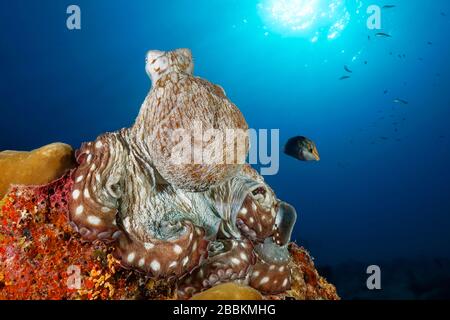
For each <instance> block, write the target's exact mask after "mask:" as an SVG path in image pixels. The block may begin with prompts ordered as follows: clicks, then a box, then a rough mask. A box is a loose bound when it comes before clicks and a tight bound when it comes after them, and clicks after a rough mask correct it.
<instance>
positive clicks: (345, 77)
mask: <svg viewBox="0 0 450 320" xmlns="http://www.w3.org/2000/svg"><path fill="white" fill-rule="evenodd" d="M346 79H350V76H342V77H340V78H339V80H346Z"/></svg>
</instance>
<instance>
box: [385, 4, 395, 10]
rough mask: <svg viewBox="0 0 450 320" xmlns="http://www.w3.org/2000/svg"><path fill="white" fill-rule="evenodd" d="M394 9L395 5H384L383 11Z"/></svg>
mask: <svg viewBox="0 0 450 320" xmlns="http://www.w3.org/2000/svg"><path fill="white" fill-rule="evenodd" d="M395 7H396V5H393V4H387V5H384V6H383V9H392V8H395Z"/></svg>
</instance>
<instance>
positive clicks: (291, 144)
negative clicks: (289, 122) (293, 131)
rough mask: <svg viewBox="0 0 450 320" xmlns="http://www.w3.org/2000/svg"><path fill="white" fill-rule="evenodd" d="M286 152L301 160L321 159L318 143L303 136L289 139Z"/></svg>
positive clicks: (285, 147)
mask: <svg viewBox="0 0 450 320" xmlns="http://www.w3.org/2000/svg"><path fill="white" fill-rule="evenodd" d="M284 153H285V154H287V155H288V156H291V157H293V158H295V159H297V160H301V161H319V160H320V156H319V152H318V151H317V147H316V144H315V143H314V142H313V141H311V140H310V139H308V138H306V137H302V136H298V137H293V138H291V139H289V140H288V141H287V142H286V144H285V146H284Z"/></svg>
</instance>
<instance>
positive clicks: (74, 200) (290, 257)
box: [0, 49, 335, 299]
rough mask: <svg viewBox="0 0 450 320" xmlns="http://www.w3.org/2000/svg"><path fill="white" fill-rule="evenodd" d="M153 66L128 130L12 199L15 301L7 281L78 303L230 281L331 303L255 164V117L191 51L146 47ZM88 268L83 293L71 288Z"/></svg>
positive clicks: (180, 293) (6, 210)
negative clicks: (200, 70) (198, 70)
mask: <svg viewBox="0 0 450 320" xmlns="http://www.w3.org/2000/svg"><path fill="white" fill-rule="evenodd" d="M146 71H147V73H148V74H149V76H150V78H151V80H152V87H151V90H150V92H149V94H148V96H147V98H146V99H145V101H144V103H143V105H142V107H141V110H140V113H139V115H138V117H137V120H136V122H135V124H134V125H133V126H132V127H130V128H125V129H122V130H119V131H116V132H112V133H105V134H102V135H101V136H99V137H98V138H97V139H96V140H95V141H91V142H86V143H83V144H82V146H81V148H80V149H78V150H77V151H76V153H75V158H76V166H75V168H74V169H72V170H70V171H69V172H67V173H66V174H65V175H64V176H63V177H61V178H60V179H58V180H55V181H53V182H50V183H48V184H44V185H41V186H34V187H33V186H30V187H19V186H17V187H15V188H14V189H13V190H12V192H11V193H9V194H8V196H7V198H5V200H4V203H3V207H2V213H1V214H2V219H3V224H2V226H1V227H2V229H1V230H0V231H1V233H0V234H1V239H0V245H1V247H0V248H1V251H0V259H1V260H0V262H1V265H0V267H1V269H3V270H5V271H4V273H3V274H2V279H3V280H2V286H3V288H2V291H3V292H4V294H5V297H8V296H9V293H8V292H9V289H10V288H11V290H12V292H13V293H15V294H18V293H21V294H23V297H27V296H29V297H30V296H31V297H32V298H36V297H41V296H46V294H51V295H55V296H56V297H60V298H71V299H72V298H84V297H85V296H87V298H95V297H100V298H102V299H104V298H112V299H115V298H133V297H136V296H138V295H139V294H142V293H144V296H153V297H159V296H163V295H161V291H160V290H162V289H161V288H165V289H163V290H166V291H167V292H166V294H165V295H164V297H166V298H167V297H168V295H169V296H170V297H172V295H173V297H176V298H179V299H189V298H190V297H192V296H193V295H195V294H197V293H199V292H202V291H205V290H207V289H209V288H212V287H214V286H217V285H220V284H223V283H228V282H233V283H235V284H241V285H245V286H249V287H251V288H253V289H256V290H258V291H259V292H261V293H262V294H265V295H266V296H268V297H270V296H272V297H274V298H280V297H283V296H284V297H286V296H287V295H289V293H288V292H291V295H292V296H294V297H297V296H301V297H303V298H305V299H306V298H314V297H317V296H320V297H325V296H327V294H328V293H330V295H329V296H327V297H328V298H332V297H334V296H335V293H333V292H334V291H333V290H334V289H333V288H332V287H327V284H326V283H325V282H323V280H321V278H320V277H319V276H318V275H317V273H316V271H315V269H314V268H307V267H299V265H301V266H303V265H305V266H308V265H312V262H311V261H310V260H309V261H308V259H309V258H308V257H309V256H308V255H307V254H306V253H301V252H302V250H301V249H298V248H296V247H291V252H290V251H289V247H288V246H289V241H290V238H291V233H292V230H293V227H294V224H295V221H296V217H297V213H296V211H295V209H294V208H293V207H292V206H290V205H289V204H287V203H285V202H283V201H281V200H279V199H278V198H277V197H276V195H275V193H274V191H273V190H272V189H271V188H270V187H269V186H268V185H267V184H266V183H265V181H264V179H263V177H262V176H260V175H259V174H258V173H257V172H256V171H255V170H254V169H253V168H252V167H251V166H250V165H248V164H245V158H246V155H247V153H248V148H249V145H248V132H247V124H246V122H245V119H244V117H243V116H242V114H241V113H240V111H239V109H238V108H237V107H236V106H235V105H234V104H233V103H232V102H231V101H230V100H229V99H228V98H227V96H226V94H225V92H224V91H223V89H222V88H221V87H219V86H217V85H214V84H212V83H210V82H208V81H207V80H204V79H201V78H198V77H195V76H194V75H193V60H192V55H191V53H190V51H189V50H188V49H178V50H175V51H171V52H162V51H150V52H149V53H148V54H147V61H146ZM198 129H201V130H200V132H198ZM203 130H206V132H207V133H204V132H203ZM230 132H232V134H231V136H229V134H230ZM230 137H231V139H230ZM185 140H186V141H185ZM44 166H45V162H44ZM9 171H10V172H14V169H13V170H11V168H10V169H9ZM65 219H68V220H65ZM94 256H95V257H94ZM302 259H303V260H302ZM119 266H120V268H119ZM33 267H34V268H37V269H39V271H38V272H36V274H33V273H32V272H31V270H32V269H33ZM51 267H53V268H54V270H53V271H52V272H48V273H41V272H44V271H45V270H46V269H50V268H51ZM82 267H83V270H81V269H82ZM64 268H66V269H64ZM125 269H128V270H129V271H128V272H129V275H130V276H129V277H123V276H122V274H121V273H123V272H126V271H124V270H125ZM119 270H120V271H119ZM64 272H65V273H66V274H65V275H64ZM81 275H83V276H84V278H86V277H88V278H87V279H85V281H84V282H85V286H84V289H76V291H74V292H71V291H68V290H67V289H65V287H64V286H66V287H68V288H71V290H74V288H79V287H80V286H79V282H80V281H79V280H80V279H81ZM131 275H133V277H134V279H135V282H126V283H125V284H124V283H122V282H123V281H125V279H127V280H126V281H129V279H133V277H132V276H131ZM300 275H301V276H300ZM305 275H306V278H307V280H305ZM40 277H42V279H41V278H40ZM44 277H45V279H44ZM130 277H131V278H130ZM40 281H44V282H45V285H42V286H39V285H38V283H39V282H40ZM47 282H48V283H47ZM27 283H28V284H29V283H31V286H30V285H28V286H27ZM311 283H313V284H312V285H311ZM34 285H36V287H34ZM142 285H144V287H142ZM149 286H150V287H149ZM323 287H325V289H323V291H320V290H322V289H321V288H323ZM5 288H6V289H5ZM42 288H45V289H42ZM221 288H223V289H217V288H216V289H215V290H216V291H213V292H217V291H220V292H222V294H224V295H226V294H227V293H226V292H227V290H228V289H225V288H229V286H226V287H221ZM125 289H126V290H125ZM30 290H31V291H30ZM40 290H45V292H41V291H40ZM155 290H156V291H155ZM310 291H312V293H311V292H310ZM46 292H47V293H46ZM317 292H319V293H317ZM316 293H317V294H316ZM210 294H211V293H209V294H208V293H206V294H205V295H206V296H208V295H210ZM130 295H131V296H130ZM48 298H53V296H50V297H48Z"/></svg>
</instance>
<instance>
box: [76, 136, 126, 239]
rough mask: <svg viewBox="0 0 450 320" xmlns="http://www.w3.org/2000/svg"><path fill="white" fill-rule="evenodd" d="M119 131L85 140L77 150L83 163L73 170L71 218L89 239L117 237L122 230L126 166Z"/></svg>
mask: <svg viewBox="0 0 450 320" xmlns="http://www.w3.org/2000/svg"><path fill="white" fill-rule="evenodd" d="M119 135H120V133H113V134H105V135H102V136H100V137H98V138H97V140H96V141H94V142H89V143H84V144H83V145H82V146H81V148H80V149H79V150H78V151H77V153H76V159H77V162H78V164H79V166H78V168H77V169H76V170H74V171H73V173H72V180H73V186H72V191H71V194H70V196H69V219H70V221H71V224H72V226H73V227H74V228H75V229H76V230H77V231H78V232H79V233H80V234H81V236H82V237H83V238H84V239H85V240H88V241H93V240H96V239H100V240H110V241H113V240H116V239H117V238H118V237H119V235H120V233H121V232H120V231H119V229H118V227H117V223H116V215H117V208H118V199H119V198H120V197H121V193H122V185H121V176H122V174H123V172H122V171H123V168H124V158H123V154H124V152H123V151H124V150H123V149H124V147H123V142H122V139H121V138H120V137H119Z"/></svg>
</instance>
